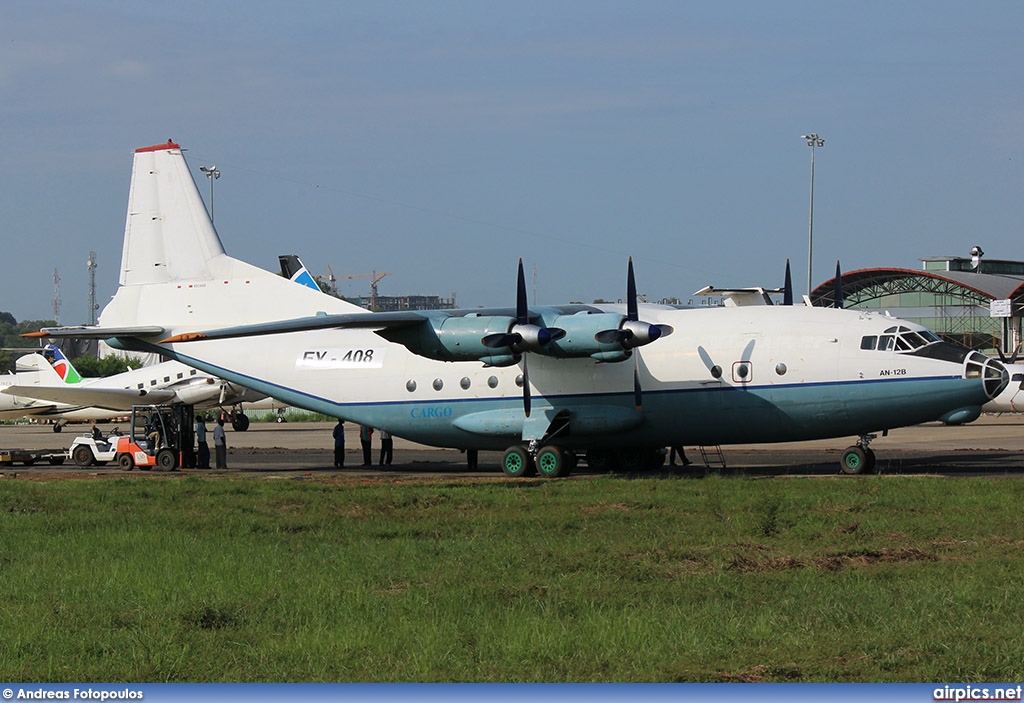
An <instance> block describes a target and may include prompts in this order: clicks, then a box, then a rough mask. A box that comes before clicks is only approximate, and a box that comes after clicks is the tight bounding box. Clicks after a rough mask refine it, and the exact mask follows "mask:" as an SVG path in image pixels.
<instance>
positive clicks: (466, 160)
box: [0, 0, 1024, 324]
mask: <svg viewBox="0 0 1024 703" xmlns="http://www.w3.org/2000/svg"><path fill="white" fill-rule="evenodd" d="M1021 27H1024V4H1022V3H1020V2H1016V1H1014V2H1009V1H1008V2H984V1H982V2H976V3H954V2H941V1H939V2H848V3H810V2H807V3H804V2H786V3H772V2H721V3H697V2H681V1H680V2H667V1H666V2H644V1H630V2H600V1H594V0H586V1H584V0H564V1H558V0H546V1H544V2H530V1H522V2H514V3H512V2H451V1H438V2H425V1H420V2H412V1H408V2H404V1H393V2H388V1H382V0H375V1H374V2H358V3H357V2H344V1H339V2H301V1H299V2H292V3H257V2H216V1H213V0H204V1H203V2H193V1H191V0H185V1H183V2H178V3H173V4H169V3H144V2H111V1H104V0H96V1H94V2H89V3H79V2H10V3H3V4H2V5H0V115H2V117H0V126H2V131H0V138H2V143H3V147H2V148H0V173H2V174H3V175H2V178H3V187H2V188H0V230H2V239H0V241H2V242H3V261H4V264H5V265H4V271H3V275H2V276H0V310H5V311H9V312H11V313H13V314H14V315H15V317H17V318H18V319H19V320H20V319H41V318H50V317H52V315H53V312H52V302H51V300H52V298H53V271H54V268H56V269H57V270H58V271H59V273H60V276H61V279H62V280H61V290H60V292H61V297H62V301H63V304H62V313H61V322H63V323H65V324H76V323H80V322H83V321H85V320H86V318H87V315H88V310H87V307H86V300H87V295H88V272H87V269H86V266H85V263H86V260H87V259H88V255H89V251H90V250H93V251H96V253H97V257H98V262H99V267H98V269H97V290H98V300H99V301H100V303H101V305H102V304H103V303H104V302H105V301H106V300H108V299H109V297H110V295H112V294H113V291H114V288H115V286H116V281H117V276H118V269H119V264H120V253H121V240H122V236H123V232H124V218H125V205H126V203H127V197H128V183H129V178H130V173H131V160H132V152H133V151H134V149H135V148H136V147H140V146H147V145H150V144H156V143H160V142H164V141H166V140H167V139H169V138H170V139H174V140H175V141H177V142H178V143H180V144H181V145H182V146H183V147H185V148H186V149H187V150H188V151H187V152H186V156H187V158H188V160H189V163H190V165H191V166H192V169H193V172H194V173H195V174H196V176H197V180H199V181H200V183H199V185H200V188H201V191H202V192H203V193H204V195H207V196H208V194H209V184H208V181H207V180H206V179H205V177H203V176H202V174H200V173H199V171H198V169H199V167H200V166H210V165H213V164H216V165H217V166H218V167H219V168H220V170H221V173H222V177H221V178H220V180H218V181H217V182H216V184H215V216H216V224H217V229H218V231H219V232H220V235H221V239H222V240H223V241H224V244H225V247H226V249H227V250H228V252H229V253H230V254H232V255H233V256H236V257H238V258H241V259H244V260H246V261H248V262H250V263H253V264H256V265H258V266H261V267H263V268H268V269H271V270H276V269H277V256H278V254H284V253H296V254H299V256H301V257H302V259H303V260H304V261H305V262H306V264H307V266H308V267H309V268H310V269H311V270H312V271H313V273H314V274H327V273H328V269H327V267H328V265H330V266H331V268H332V269H333V271H334V273H335V274H337V275H346V274H347V275H353V274H363V273H368V272H370V271H374V270H375V271H378V272H385V271H386V272H389V273H390V275H389V276H387V277H386V278H384V279H383V280H382V281H381V283H380V292H381V293H382V294H387V295H399V294H408V293H426V294H437V295H443V296H448V295H450V294H451V293H453V292H454V293H456V294H457V300H458V303H459V304H460V305H463V306H478V305H511V304H512V303H513V302H514V295H515V291H514V286H515V266H516V262H517V260H518V258H520V257H522V258H523V260H524V263H525V265H526V267H527V270H528V272H530V273H528V278H529V279H530V287H531V298H534V297H535V299H536V301H537V302H538V303H540V304H544V303H562V302H568V301H570V300H581V301H588V302H589V301H591V300H593V299H595V298H598V297H603V298H609V299H611V298H618V297H621V296H622V295H623V294H624V288H625V269H626V260H627V257H629V256H632V257H633V258H634V262H635V264H636V269H637V276H638V287H639V289H640V291H641V293H644V294H646V295H647V296H648V297H649V298H651V299H658V298H663V297H679V298H681V299H683V300H684V302H685V301H687V300H689V299H690V298H692V293H693V292H694V291H695V290H697V289H698V288H700V287H702V286H704V285H707V284H713V285H717V286H735V285H757V284H761V285H769V286H777V285H780V284H781V282H782V271H783V267H784V265H785V260H786V258H787V257H789V258H791V259H792V261H793V274H794V281H795V283H796V288H797V292H798V293H802V292H804V289H805V288H806V268H807V225H808V191H809V183H810V149H809V148H808V147H807V145H806V143H805V142H804V141H802V140H801V139H800V135H802V134H805V133H807V132H811V131H814V132H817V133H819V134H820V135H822V136H823V137H824V138H825V139H826V144H825V146H824V148H822V149H820V150H818V151H817V156H816V173H815V211H814V252H815V259H814V282H815V284H817V283H820V282H822V281H824V280H826V279H828V278H829V277H831V275H832V273H833V271H834V268H835V263H836V260H837V259H838V260H841V262H842V265H843V268H844V269H846V270H852V269H858V268H866V267H873V266H902V267H908V268H918V267H919V266H920V264H919V262H918V259H919V258H920V257H923V256H933V255H967V254H968V252H969V251H970V249H971V247H972V246H973V245H975V244H978V245H981V246H982V247H983V248H984V249H985V251H986V253H987V255H988V256H989V257H991V258H1009V259H1024V242H1022V238H1021V236H1020V235H1021V224H1022V220H1024V206H1022V197H1021V196H1022V193H1024V171H1022V166H1024V90H1022V87H1024V86H1022V82H1024V81H1022V77H1024V76H1022V74H1024V41H1022V35H1021ZM200 179H201V180H200ZM534 267H535V269H536V286H535V287H534V285H533V281H532V271H533V269H534ZM368 290H369V284H368V280H367V279H366V278H354V279H350V280H347V281H344V282H342V285H341V291H342V292H343V293H349V294H353V295H359V294H366V293H368Z"/></svg>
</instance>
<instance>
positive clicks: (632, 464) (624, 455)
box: [619, 447, 653, 473]
mask: <svg viewBox="0 0 1024 703" xmlns="http://www.w3.org/2000/svg"><path fill="white" fill-rule="evenodd" d="M619 463H620V464H621V465H622V470H623V471H627V472H629V473H633V472H635V471H645V470H648V469H650V468H652V463H653V457H652V454H651V451H650V450H649V449H647V448H645V447H628V448H626V449H620V450H619Z"/></svg>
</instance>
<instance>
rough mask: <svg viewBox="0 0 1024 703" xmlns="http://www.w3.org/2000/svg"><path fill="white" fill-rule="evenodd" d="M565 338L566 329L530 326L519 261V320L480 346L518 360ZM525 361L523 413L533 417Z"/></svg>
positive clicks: (523, 277) (482, 340)
mask: <svg viewBox="0 0 1024 703" xmlns="http://www.w3.org/2000/svg"><path fill="white" fill-rule="evenodd" d="M564 336H565V330H563V329H560V328H558V327H541V326H539V325H534V324H531V323H530V307H529V305H528V304H527V300H526V276H525V274H524V273H523V260H522V259H519V276H518V278H517V280H516V321H515V322H514V323H513V324H512V326H511V327H509V329H508V331H507V332H498V333H496V334H489V335H487V336H485V337H484V338H483V339H481V340H480V343H481V344H483V345H484V346H485V347H489V348H491V349H504V348H508V349H509V350H511V351H512V353H513V354H515V355H516V356H517V357H519V355H521V354H522V353H523V352H527V351H539V350H541V349H543V348H544V346H545V345H547V344H548V343H549V342H557V341H558V340H559V339H561V338H562V337H564ZM522 362H523V410H524V411H525V412H526V416H527V417H529V416H530V371H529V369H528V367H527V363H526V357H525V356H524V357H522Z"/></svg>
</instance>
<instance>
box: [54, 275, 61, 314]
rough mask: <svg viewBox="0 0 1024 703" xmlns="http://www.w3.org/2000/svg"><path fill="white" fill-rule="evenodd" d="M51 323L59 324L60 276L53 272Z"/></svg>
mask: <svg viewBox="0 0 1024 703" xmlns="http://www.w3.org/2000/svg"><path fill="white" fill-rule="evenodd" d="M53 322H54V324H57V325H59V324H60V274H59V273H58V272H57V269H54V270H53Z"/></svg>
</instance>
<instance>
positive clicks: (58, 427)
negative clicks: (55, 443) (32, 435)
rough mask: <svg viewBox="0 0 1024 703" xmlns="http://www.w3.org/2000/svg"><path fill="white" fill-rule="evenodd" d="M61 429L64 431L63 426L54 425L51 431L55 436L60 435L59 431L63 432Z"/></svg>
mask: <svg viewBox="0 0 1024 703" xmlns="http://www.w3.org/2000/svg"><path fill="white" fill-rule="evenodd" d="M63 429H64V425H54V426H53V431H54V432H56V433H57V434H60V431H61V430H63Z"/></svg>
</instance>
